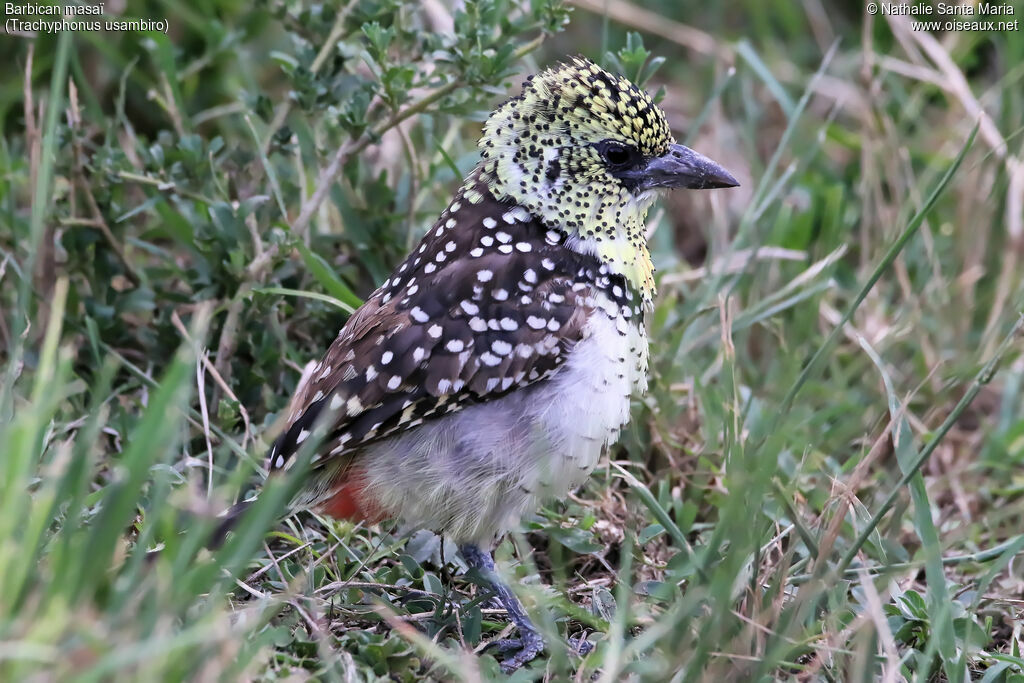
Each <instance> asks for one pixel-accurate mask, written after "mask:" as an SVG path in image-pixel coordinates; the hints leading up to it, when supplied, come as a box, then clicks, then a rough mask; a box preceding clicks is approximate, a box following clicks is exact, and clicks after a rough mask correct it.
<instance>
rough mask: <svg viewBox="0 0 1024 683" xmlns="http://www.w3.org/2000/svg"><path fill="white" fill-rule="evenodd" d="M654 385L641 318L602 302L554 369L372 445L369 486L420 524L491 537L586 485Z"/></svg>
mask: <svg viewBox="0 0 1024 683" xmlns="http://www.w3.org/2000/svg"><path fill="white" fill-rule="evenodd" d="M637 322H638V323H639V322H640V321H639V320H637ZM646 388H647V339H646V336H645V334H644V332H643V329H642V327H639V326H637V325H632V324H630V325H627V324H625V321H619V323H618V325H617V324H616V321H614V320H612V319H610V318H609V317H607V316H606V315H605V314H604V312H603V311H601V310H600V309H599V310H598V312H596V313H595V314H594V315H593V317H592V318H591V320H590V322H589V324H588V328H587V331H586V335H585V337H584V339H582V340H581V341H580V342H578V343H577V344H576V346H575V347H574V348H573V350H572V352H571V355H570V357H569V359H568V360H567V361H566V363H565V364H564V365H563V366H562V367H561V368H559V370H558V371H557V372H556V373H555V374H553V375H552V376H551V377H550V378H549V379H547V380H542V381H541V382H538V383H537V384H535V385H532V386H531V387H529V388H527V389H525V390H523V391H518V392H514V393H513V394H510V395H508V396H505V397H503V398H499V399H495V400H493V401H487V402H485V403H480V404H476V405H472V406H468V407H467V408H465V409H463V410H461V411H459V412H457V413H452V414H451V415H447V416H445V417H442V418H439V419H436V420H433V421H431V422H429V423H426V424H424V425H423V426H422V427H420V428H418V429H417V430H415V431H413V432H410V433H409V434H406V435H403V436H400V437H397V438H395V439H390V440H387V441H385V442H381V443H377V444H373V445H371V446H369V447H367V448H366V450H365V451H364V452H363V453H361V454H360V455H359V456H358V458H359V461H360V464H361V465H363V466H364V467H365V472H366V489H365V494H366V495H367V496H368V498H370V499H371V500H374V501H375V502H376V503H378V504H379V505H380V506H381V508H382V509H384V510H386V511H388V512H389V513H390V514H391V516H394V517H396V518H399V519H402V520H404V521H406V522H407V523H409V524H412V525H414V526H417V527H422V528H428V529H433V530H435V531H439V532H442V533H445V534H447V535H448V536H450V537H451V538H452V539H453V540H455V541H457V542H460V543H462V542H474V543H483V544H487V543H490V542H491V541H492V540H493V539H494V537H495V536H497V535H499V534H501V533H503V532H505V531H507V530H508V529H509V528H512V527H514V526H516V525H517V524H518V522H519V519H520V517H522V515H523V514H525V513H527V512H530V511H532V510H534V509H535V508H536V507H537V505H538V504H539V503H540V501H541V500H543V499H547V498H553V497H559V496H563V495H564V494H565V493H566V492H568V491H569V490H570V489H572V488H574V487H576V486H579V485H580V484H581V483H582V482H583V481H584V480H585V479H586V478H587V476H588V475H589V474H590V472H591V471H592V470H593V469H594V467H595V466H596V465H597V462H598V460H599V459H600V457H601V454H602V453H603V452H604V450H605V449H606V448H607V447H608V445H610V444H612V443H614V442H615V441H616V440H617V439H618V436H619V430H620V429H621V428H622V426H623V425H624V424H625V423H626V422H627V421H628V420H629V405H630V397H631V395H632V393H633V392H634V390H637V391H641V392H642V391H644V390H646Z"/></svg>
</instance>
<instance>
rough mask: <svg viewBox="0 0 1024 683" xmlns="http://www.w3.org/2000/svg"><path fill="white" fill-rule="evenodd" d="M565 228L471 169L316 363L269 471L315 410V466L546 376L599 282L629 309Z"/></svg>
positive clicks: (621, 287) (623, 292) (620, 281)
mask: <svg viewBox="0 0 1024 683" xmlns="http://www.w3.org/2000/svg"><path fill="white" fill-rule="evenodd" d="M566 239H567V236H566V234H564V233H562V232H560V231H558V230H553V229H549V228H548V227H546V226H544V225H542V224H541V223H540V222H539V221H537V220H536V219H534V218H533V217H532V216H531V215H530V214H529V213H528V212H527V211H526V210H525V209H523V208H522V207H520V206H517V205H515V204H512V203H509V202H501V201H498V200H496V199H495V198H494V197H493V195H492V194H491V192H490V191H489V190H488V188H487V186H486V185H485V184H484V183H483V182H480V181H479V180H477V179H475V178H471V179H470V181H469V182H467V183H466V185H464V187H463V189H462V190H461V191H460V192H459V194H458V195H457V196H456V198H455V200H454V201H453V202H452V203H451V205H450V206H449V207H448V209H446V210H445V212H444V213H443V214H442V215H441V217H440V218H439V219H438V221H437V223H436V224H435V225H434V226H433V227H432V228H431V230H430V231H429V232H428V233H427V235H426V236H425V237H424V238H423V240H422V241H421V243H420V244H419V246H418V247H417V248H416V249H414V250H413V252H412V253H411V254H410V255H409V256H408V257H407V258H406V260H405V261H404V262H403V263H402V264H400V265H399V266H398V268H397V269H396V270H395V272H394V273H393V274H392V276H391V277H390V278H388V279H387V280H386V281H385V282H384V283H383V284H382V286H381V287H380V288H379V289H378V290H377V291H375V292H374V293H373V294H372V295H371V296H370V297H369V299H368V300H367V301H366V303H365V304H364V305H363V306H362V307H361V308H360V309H359V310H358V311H356V312H355V313H354V314H353V315H352V317H351V318H350V319H349V321H348V322H347V323H346V325H345V326H344V327H343V328H342V330H341V332H340V333H339V335H338V337H337V339H335V341H334V343H333V344H332V345H331V347H330V348H329V349H328V351H327V353H326V354H325V356H324V357H323V359H322V360H321V361H320V363H319V364H318V365H317V366H316V367H315V368H314V370H313V372H312V373H311V375H310V377H309V380H308V382H307V383H306V385H305V386H304V387H302V388H301V389H300V392H299V396H298V400H297V405H298V408H296V409H295V410H294V411H293V413H292V414H291V415H290V416H289V424H288V427H287V428H286V429H285V430H284V432H283V433H282V434H281V436H280V437H279V438H278V439H277V441H276V442H275V443H274V446H273V448H272V449H271V453H270V466H271V469H281V468H283V467H287V465H288V464H289V463H290V462H291V457H292V455H294V453H295V452H296V451H297V450H298V448H299V446H300V445H301V443H302V442H303V441H304V440H305V439H306V438H308V437H309V435H310V434H312V432H313V430H314V427H315V426H316V425H317V421H318V420H320V419H323V421H324V425H325V427H326V429H325V433H326V437H325V438H324V440H323V442H322V443H321V445H320V446H319V450H318V454H317V455H316V456H315V458H314V459H315V460H316V461H317V462H318V463H320V464H321V465H322V464H324V463H325V462H327V461H329V460H330V459H332V458H336V457H347V456H348V455H349V454H351V453H353V452H354V451H356V450H358V448H359V447H361V446H365V445H366V444H368V443H370V442H372V441H375V440H378V439H381V438H384V437H387V436H389V435H391V434H394V433H395V432H396V431H398V430H403V429H408V428H411V427H415V426H416V425H418V424H421V423H422V422H423V421H424V420H429V419H431V418H433V417H436V416H438V415H441V414H444V413H447V412H451V411H454V410H459V409H460V408H462V407H464V406H466V405H469V404H471V403H475V402H480V401H487V400H491V399H493V398H496V397H499V396H502V395H505V394H507V393H508V392H510V391H514V390H516V389H517V388H521V387H523V386H526V385H528V384H532V383H534V382H537V381H539V380H542V379H544V378H547V377H549V376H550V375H551V373H552V372H553V371H554V370H555V369H556V368H558V367H559V365H561V364H562V363H563V362H564V361H565V359H566V358H567V355H568V354H569V353H570V352H571V350H572V348H573V346H574V345H575V344H576V343H577V342H578V341H579V340H580V339H581V336H582V335H583V334H584V329H585V324H586V321H587V318H588V317H589V316H590V314H591V313H592V312H593V310H594V308H595V306H597V305H598V304H597V303H596V300H595V295H596V293H597V292H598V291H601V292H603V293H604V295H605V298H604V301H606V302H611V305H613V306H615V307H616V308H617V310H616V311H615V313H616V314H617V315H618V314H619V313H620V311H622V315H624V316H626V317H628V316H629V315H631V314H637V315H638V314H639V307H638V305H635V304H633V303H632V300H633V294H632V292H631V291H630V288H629V287H628V286H627V283H626V281H625V279H624V278H622V277H621V276H618V275H611V274H609V273H608V272H607V271H606V269H605V268H604V267H603V266H602V265H601V263H600V262H599V261H598V260H597V258H595V257H594V256H590V255H586V254H581V253H579V252H576V251H573V250H570V249H567V248H566V247H565V244H564V242H565V240H566Z"/></svg>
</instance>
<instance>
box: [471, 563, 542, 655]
mask: <svg viewBox="0 0 1024 683" xmlns="http://www.w3.org/2000/svg"><path fill="white" fill-rule="evenodd" d="M459 552H461V553H462V557H463V558H465V560H466V564H468V565H469V566H470V567H474V568H476V569H477V571H479V572H480V573H481V574H482V575H483V576H484V578H485V579H487V582H488V583H489V584H490V587H491V589H492V590H493V591H494V594H495V596H496V597H497V600H498V602H500V603H501V606H502V607H503V608H504V609H505V611H506V612H508V617H509V619H510V620H511V621H512V623H513V624H515V625H516V628H518V629H519V637H518V638H510V639H508V640H500V641H497V642H496V643H494V644H493V645H494V647H496V648H497V649H498V651H499V652H500V653H502V654H508V653H512V652H515V654H513V655H512V656H510V657H508V658H507V659H505V660H503V661H502V662H501V668H502V670H503V671H504V672H505V673H511V672H512V671H515V670H516V669H518V668H519V667H521V666H522V665H523V664H526V663H527V662H529V661H530V660H532V659H533V658H535V657H536V656H537V655H539V654H540V652H541V650H543V649H544V639H543V638H542V637H541V635H540V631H538V630H537V627H536V626H534V625H533V622H532V621H530V617H528V616H526V610H524V609H523V603H521V602H519V598H517V597H516V596H515V595H514V594H513V593H512V591H511V590H509V588H508V586H506V585H505V584H503V583H502V582H501V581H500V580H499V579H498V575H497V574H495V572H494V558H493V557H491V554H490V553H489V552H487V551H485V550H481V549H480V548H479V547H478V546H475V545H464V546H462V547H461V548H459Z"/></svg>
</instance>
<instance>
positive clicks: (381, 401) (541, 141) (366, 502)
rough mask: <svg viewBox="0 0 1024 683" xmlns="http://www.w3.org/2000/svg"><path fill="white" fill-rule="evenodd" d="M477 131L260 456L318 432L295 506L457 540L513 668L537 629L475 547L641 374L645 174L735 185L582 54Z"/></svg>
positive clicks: (646, 270) (619, 419) (290, 453)
mask: <svg viewBox="0 0 1024 683" xmlns="http://www.w3.org/2000/svg"><path fill="white" fill-rule="evenodd" d="M479 146H480V154H481V159H480V162H479V163H478V164H477V166H476V167H475V168H474V169H473V171H472V172H471V173H470V174H469V176H468V178H467V179H466V180H465V182H464V183H463V185H462V187H461V188H460V189H459V191H458V193H457V194H456V195H455V197H454V199H453V200H452V201H451V203H450V204H449V205H448V208H447V209H445V211H444V212H443V213H442V214H441V217H440V218H439V219H438V220H437V223H435V224H434V226H433V227H432V228H431V229H430V231H429V232H428V233H427V234H426V236H425V237H424V238H423V240H422V241H421V242H420V244H419V245H418V246H417V247H416V249H415V250H414V251H413V252H412V253H411V254H410V255H409V256H408V257H407V258H406V259H405V261H403V262H402V263H401V265H399V266H398V268H397V269H396V270H395V271H394V273H392V275H391V276H390V277H389V278H388V279H387V280H385V281H384V283H383V284H382V285H381V286H380V288H379V289H377V290H376V291H375V292H374V293H373V294H372V295H371V296H370V297H369V298H368V299H367V301H366V303H365V304H364V305H363V306H362V307H361V308H359V310H357V311H356V312H355V313H354V314H353V315H352V317H351V318H350V319H349V320H348V322H347V323H346V324H345V326H344V327H343V328H342V329H341V331H340V332H339V333H338V337H337V338H336V339H335V340H334V342H333V343H332V344H331V346H330V348H329V349H328V350H327V353H326V354H325V355H324V357H323V359H322V360H321V361H320V362H319V363H318V364H317V365H316V366H315V368H314V369H313V371H312V373H311V374H310V375H309V378H308V381H307V382H306V383H305V385H303V386H302V387H300V389H299V391H298V394H297V397H296V399H297V400H296V401H295V402H294V403H293V406H296V407H294V408H293V410H292V412H291V413H290V415H289V416H288V423H287V427H286V429H285V430H284V432H283V433H282V434H281V436H280V437H279V438H278V439H277V440H276V441H275V443H274V444H273V447H272V448H271V450H270V455H269V463H270V468H271V470H272V473H273V471H279V470H286V469H288V468H289V467H290V466H291V465H292V464H293V463H294V462H295V461H296V457H295V455H296V453H297V452H299V450H300V449H301V448H302V444H303V442H305V441H306V440H307V439H309V438H310V436H311V435H312V434H314V433H316V434H317V435H318V445H317V446H316V448H315V451H314V452H313V454H312V456H311V461H310V466H309V474H308V480H307V483H306V485H305V487H304V489H303V491H302V493H301V494H300V495H299V496H298V497H297V498H296V499H295V500H294V501H293V508H295V509H312V510H315V511H317V512H320V513H324V514H327V515H330V516H333V517H335V518H343V519H350V520H364V521H367V522H375V521H381V520H385V519H399V520H402V521H403V522H405V523H406V524H407V525H410V526H413V527H420V528H426V529H432V530H434V531H436V532H438V533H441V534H445V535H446V536H448V537H449V538H451V539H452V540H454V541H455V542H457V543H458V544H459V546H460V549H461V553H462V555H463V557H464V559H465V560H466V562H467V563H468V564H469V565H470V566H473V567H476V568H478V569H479V570H480V571H481V573H482V575H483V576H485V577H486V578H487V579H488V580H489V581H491V582H492V585H493V589H494V592H495V596H496V598H497V600H498V601H499V602H500V603H501V604H502V605H503V606H504V607H505V608H506V610H507V612H508V615H509V617H510V619H511V620H512V621H513V622H514V623H515V625H516V626H517V627H518V630H519V638H516V639H514V640H511V641H503V642H502V643H501V649H502V650H503V651H504V652H505V653H506V654H508V655H509V656H508V658H507V659H505V661H504V662H503V666H504V668H505V669H506V670H511V669H515V668H517V667H519V666H521V665H522V664H524V663H525V662H528V661H530V660H531V659H533V658H534V657H535V656H536V655H537V654H538V653H539V652H540V651H541V650H542V649H543V647H544V643H543V640H542V638H541V636H540V634H539V632H538V631H537V629H536V628H535V627H534V625H533V624H532V623H531V622H530V620H529V619H528V617H527V615H526V613H525V611H524V609H523V607H522V605H521V604H520V603H519V601H518V600H517V599H516V597H515V596H514V595H513V593H512V592H511V591H510V590H509V589H508V588H507V587H506V586H504V585H503V584H502V583H501V582H500V581H499V580H498V578H497V576H496V575H495V573H494V563H493V559H492V557H491V553H490V550H491V548H492V547H493V545H494V543H495V542H496V540H497V539H498V538H500V537H501V535H502V534H504V533H505V532H506V531H507V530H509V529H511V528H514V527H515V526H516V525H517V524H518V523H519V520H520V518H521V517H522V516H523V515H524V514H526V513H529V512H531V511H533V510H534V509H536V507H537V506H538V504H539V503H540V502H541V501H542V500H544V499H547V498H554V497H558V496H563V495H565V494H566V493H567V492H568V491H569V490H570V489H572V488H574V487H576V486H578V485H580V484H581V483H582V482H583V481H584V480H585V479H586V478H587V476H588V475H589V474H590V472H591V471H592V470H593V469H594V467H595V466H596V465H597V462H598V459H599V458H600V456H601V454H602V453H603V452H604V451H605V450H606V449H607V448H608V447H609V446H610V445H611V444H612V443H614V442H615V441H616V439H617V438H618V435H619V430H620V429H621V428H622V427H623V425H624V424H626V422H627V421H628V419H629V406H630V397H631V395H632V394H633V393H636V392H642V391H644V390H645V389H646V386H647V378H646V374H647V353H648V349H647V346H648V345H647V337H646V333H645V329H644V317H645V313H646V312H647V311H648V310H649V309H650V307H651V304H652V299H653V297H654V273H653V271H654V268H653V266H652V264H651V258H650V254H649V252H648V249H647V243H646V237H645V227H644V220H645V217H646V215H647V211H648V209H649V208H650V206H651V204H652V202H653V201H654V199H655V196H656V194H657V191H658V190H659V189H662V188H690V189H705V188H720V187H732V186H735V185H737V183H736V180H735V179H734V178H733V177H732V176H731V175H730V174H729V173H728V172H727V171H725V170H724V169H723V168H721V167H720V166H718V165H717V164H715V163H714V162H712V161H711V160H709V159H707V158H706V157H704V156H701V155H700V154H698V153H696V152H694V151H693V150H690V149H688V148H686V147H683V146H682V145H678V144H676V143H675V141H674V139H673V137H672V134H671V132H670V131H669V127H668V125H667V123H666V120H665V115H664V113H663V112H662V111H661V110H660V109H659V108H658V107H657V106H656V105H655V104H654V102H653V101H652V100H651V98H650V97H649V96H648V95H647V94H646V93H644V92H643V91H641V90H640V89H639V88H637V87H636V86H635V85H633V84H632V83H630V82H629V81H627V80H625V79H623V78H619V77H616V76H613V75H611V74H609V73H607V72H606V71H604V70H602V69H601V68H599V67H598V66H596V65H595V64H592V63H591V62H589V61H587V60H585V59H582V58H575V59H573V60H571V61H570V62H568V63H566V64H561V65H559V66H556V67H554V68H552V69H550V70H548V71H545V72H543V73H541V74H539V75H537V76H535V77H532V78H531V79H529V80H528V81H527V82H526V83H525V85H524V87H523V91H522V93H521V94H520V95H519V96H517V97H513V98H512V99H510V100H509V101H508V102H506V103H505V104H503V105H502V106H501V107H500V108H499V109H498V110H497V111H495V112H494V113H493V114H492V115H491V116H490V118H489V119H488V121H487V123H486V125H485V126H484V131H483V136H482V137H481V139H480V143H479Z"/></svg>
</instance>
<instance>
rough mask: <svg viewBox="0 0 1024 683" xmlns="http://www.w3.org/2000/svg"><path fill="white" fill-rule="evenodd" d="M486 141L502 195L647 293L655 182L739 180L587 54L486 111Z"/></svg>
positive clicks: (487, 175)
mask: <svg viewBox="0 0 1024 683" xmlns="http://www.w3.org/2000/svg"><path fill="white" fill-rule="evenodd" d="M480 148H481V154H482V157H483V160H482V173H483V177H484V179H485V180H486V182H487V183H488V185H489V186H490V188H491V190H492V192H493V193H494V194H495V196H497V197H499V198H504V199H508V200H510V201H514V202H516V203H518V204H520V205H522V206H525V207H526V208H527V209H529V210H530V212H531V213H532V214H533V215H535V216H536V217H538V218H539V219H541V220H542V221H543V222H544V223H545V224H546V225H548V226H549V227H553V228H557V229H560V230H562V231H564V232H566V233H567V234H568V235H569V238H570V239H569V241H568V244H569V245H570V246H572V247H574V248H576V249H577V250H579V251H584V252H590V253H594V254H596V255H597V256H598V257H599V258H601V259H602V261H604V262H605V263H607V264H608V265H609V267H610V268H612V269H613V270H615V271H616V272H619V273H620V274H622V275H624V276H626V277H627V278H628V279H629V280H630V282H631V283H632V284H633V285H634V286H635V287H636V288H637V289H638V290H640V292H641V294H642V295H643V296H644V298H645V299H648V300H649V299H650V298H651V297H652V296H653V292H654V280H653V266H652V265H651V262H650V255H649V253H648V251H647V244H646V238H645V232H644V220H645V218H646V216H647V210H648V209H649V208H650V206H651V203H652V202H653V200H654V198H655V194H656V190H658V189H661V188H690V189H709V188H717V187H733V186H736V185H737V184H738V183H737V182H736V179H735V178H733V177H732V176H731V175H730V174H729V173H728V172H727V171H726V170H725V169H723V168H722V167H721V166H719V165H718V164H716V163H715V162H713V161H711V160H710V159H708V158H707V157H704V156H702V155H700V154H698V153H697V152H694V151H693V150H691V149H689V148H687V147H684V146H682V145H679V144H676V142H675V140H674V138H673V137H672V133H671V131H670V130H669V127H668V124H667V123H666V121H665V114H664V112H662V111H661V109H659V108H658V106H657V105H656V104H654V101H653V100H651V98H650V96H648V95H647V93H645V92H644V91H643V90H641V89H640V88H638V87H637V86H635V85H634V84H632V83H630V82H629V81H628V80H626V79H625V78H620V77H618V76H613V75H612V74H610V73H608V72H607V71H605V70H603V69H601V68H600V67H599V66H597V65H596V64H594V63H592V62H590V61H588V60H586V59H584V58H582V57H576V58H573V59H572V60H571V61H569V62H568V63H565V64H560V65H558V66H556V67H554V68H552V69H549V70H547V71H545V72H543V73H541V74H539V75H537V76H534V77H532V78H531V79H530V80H528V81H527V82H526V84H525V85H524V87H523V91H522V93H521V94H520V95H518V96H516V97H513V98H512V99H510V100H509V101H508V102H506V103H505V104H504V105H502V106H501V107H500V108H499V109H498V110H497V111H495V112H494V113H493V114H492V115H491V117H490V118H489V119H488V120H487V123H486V124H485V126H484V133H483V136H482V137H481V139H480Z"/></svg>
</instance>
